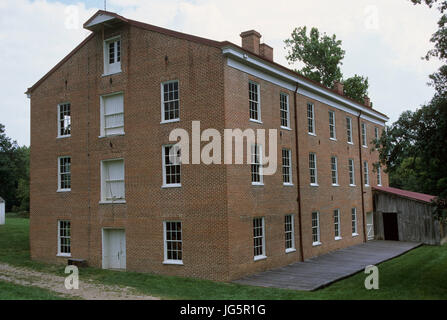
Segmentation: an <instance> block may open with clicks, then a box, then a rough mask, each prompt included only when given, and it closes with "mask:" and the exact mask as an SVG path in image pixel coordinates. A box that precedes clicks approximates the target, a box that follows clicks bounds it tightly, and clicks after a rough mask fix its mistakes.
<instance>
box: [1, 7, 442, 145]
mask: <svg viewBox="0 0 447 320" xmlns="http://www.w3.org/2000/svg"><path fill="white" fill-rule="evenodd" d="M97 2H98V3H97V5H100V6H102V1H97ZM72 3H74V2H72ZM91 3H92V1H90V2H89V4H91ZM67 7H68V5H67V4H64V3H61V2H57V1H51V2H49V1H46V0H38V1H30V0H2V1H1V2H0V15H1V17H2V19H1V20H0V26H1V28H0V40H1V41H2V50H0V68H1V70H2V71H3V75H2V77H1V78H0V81H1V82H0V85H1V88H2V90H4V92H5V93H7V94H6V95H5V94H4V95H3V96H4V97H5V98H4V100H3V103H2V104H1V105H0V123H3V124H5V125H6V126H7V133H8V135H10V136H12V137H13V138H15V139H17V140H18V141H19V143H21V144H28V143H29V100H28V99H27V98H26V97H25V95H24V94H23V92H24V91H25V90H26V88H27V87H29V86H31V85H32V84H33V83H35V82H36V81H37V80H38V79H39V78H40V77H42V76H43V75H44V74H45V73H46V72H47V71H48V70H49V69H51V68H52V67H53V66H54V65H55V64H56V63H57V62H58V61H60V60H61V59H62V58H63V57H64V56H65V55H66V54H67V53H68V52H69V51H70V50H71V49H73V48H74V47H75V46H76V45H77V44H78V43H79V42H81V41H82V40H83V39H84V38H85V37H86V36H87V35H88V33H89V31H87V30H84V29H82V23H84V22H85V21H86V20H87V19H88V18H89V17H90V16H91V15H92V14H93V13H94V12H95V11H96V10H95V9H87V8H86V5H85V4H84V3H83V2H82V1H80V0H79V1H78V3H76V4H74V7H70V8H71V9H68V11H67ZM73 9H75V10H74V11H73ZM108 9H109V10H116V11H117V13H119V14H121V15H123V16H125V17H128V18H131V19H135V20H140V21H144V22H147V23H150V24H154V25H159V26H162V27H167V28H171V29H174V30H178V31H182V32H186V33H191V34H195V35H198V36H202V37H207V38H211V39H215V40H229V41H232V42H234V43H236V44H239V43H240V38H239V34H240V32H241V31H245V30H248V29H256V30H258V31H259V32H261V34H262V35H263V38H262V40H263V41H265V42H266V43H268V44H270V45H272V46H273V47H274V50H275V60H276V61H277V62H279V63H281V64H284V65H287V62H286V59H285V55H286V50H285V49H284V44H283V41H284V39H286V38H287V37H289V35H290V33H291V31H292V30H293V28H295V27H297V26H302V25H307V26H308V27H312V26H315V27H318V28H319V29H320V30H321V31H324V32H327V33H328V34H334V33H335V34H336V35H337V37H338V38H339V39H341V40H343V47H344V49H345V50H346V52H347V54H346V57H345V60H344V65H343V67H342V69H343V72H344V74H345V75H346V76H351V75H353V74H354V73H357V74H362V75H367V76H369V78H370V85H371V90H370V94H371V97H372V100H373V101H374V102H375V107H377V108H378V109H379V110H380V111H383V112H385V113H387V114H389V115H390V116H391V120H396V119H397V117H398V115H399V114H400V113H401V112H402V111H403V110H406V109H410V108H411V109H414V108H416V107H417V106H419V105H420V104H422V103H424V102H426V101H427V100H429V98H430V97H431V95H432V94H433V90H432V89H430V88H428V87H427V86H426V85H425V83H426V82H427V79H428V78H427V76H428V74H430V73H432V72H434V71H435V70H436V69H437V67H438V66H439V63H438V62H436V61H433V62H426V61H422V60H421V59H420V57H421V56H423V55H424V54H425V53H426V51H427V50H428V49H429V48H430V47H431V44H430V42H429V38H430V36H431V34H432V33H433V32H434V31H435V30H436V28H437V24H436V22H437V20H438V12H437V11H436V10H435V9H428V8H426V7H425V6H413V5H412V4H411V3H410V1H407V0H400V1H389V0H375V1H371V0H356V1H352V0H338V1H333V0H319V1H307V0H299V1H298V0H295V1H291V0H289V1H286V0H276V1H275V2H274V3H272V2H271V1H267V0H257V1H254V0H249V1H240V0H226V1H221V0H207V1H205V0H190V1H185V0H179V1H175V0H152V1H138V0H109V1H108ZM73 12H77V13H78V19H76V17H73V15H72V13H73ZM74 21H75V25H77V26H78V27H77V28H73V22H74ZM67 27H68V28H67Z"/></svg>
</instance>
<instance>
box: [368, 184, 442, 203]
mask: <svg viewBox="0 0 447 320" xmlns="http://www.w3.org/2000/svg"><path fill="white" fill-rule="evenodd" d="M373 190H376V191H380V192H385V193H391V194H395V195H397V196H401V197H404V198H408V199H412V200H417V201H422V202H428V203H430V202H431V201H432V200H434V199H435V198H436V196H432V195H429V194H424V193H419V192H413V191H407V190H401V189H397V188H391V187H374V188H373Z"/></svg>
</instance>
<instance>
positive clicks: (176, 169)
mask: <svg viewBox="0 0 447 320" xmlns="http://www.w3.org/2000/svg"><path fill="white" fill-rule="evenodd" d="M162 158H163V187H181V150H180V147H179V146H177V145H165V146H163V149H162Z"/></svg>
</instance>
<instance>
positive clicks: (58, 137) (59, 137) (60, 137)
mask: <svg viewBox="0 0 447 320" xmlns="http://www.w3.org/2000/svg"><path fill="white" fill-rule="evenodd" d="M70 137H71V134H69V135H66V136H57V137H56V139H64V138H70Z"/></svg>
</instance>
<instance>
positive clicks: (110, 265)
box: [102, 229, 126, 269]
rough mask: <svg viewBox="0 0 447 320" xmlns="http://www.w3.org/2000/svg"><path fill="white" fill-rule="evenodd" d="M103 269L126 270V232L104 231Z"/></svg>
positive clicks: (120, 230)
mask: <svg viewBox="0 0 447 320" xmlns="http://www.w3.org/2000/svg"><path fill="white" fill-rule="evenodd" d="M102 252H103V268H104V269H126V232H125V231H124V230H123V229H103V250H102Z"/></svg>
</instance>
